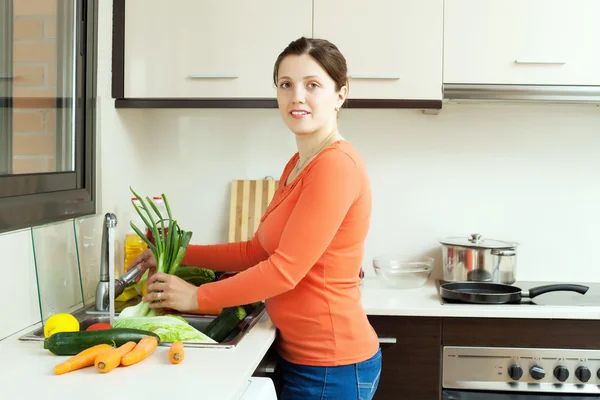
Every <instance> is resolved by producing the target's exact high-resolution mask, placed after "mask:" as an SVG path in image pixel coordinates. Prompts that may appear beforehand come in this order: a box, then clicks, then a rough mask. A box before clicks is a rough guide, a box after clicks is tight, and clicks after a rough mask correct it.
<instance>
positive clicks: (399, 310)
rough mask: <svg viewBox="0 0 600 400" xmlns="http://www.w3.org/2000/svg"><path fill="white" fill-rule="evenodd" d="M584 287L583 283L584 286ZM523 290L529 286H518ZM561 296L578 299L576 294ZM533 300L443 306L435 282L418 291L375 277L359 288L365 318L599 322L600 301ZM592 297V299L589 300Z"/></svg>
mask: <svg viewBox="0 0 600 400" xmlns="http://www.w3.org/2000/svg"><path fill="white" fill-rule="evenodd" d="M547 283H555V282H547ZM583 284H585V283H583ZM521 288H522V289H523V290H526V289H528V287H526V286H523V287H521ZM561 293H567V295H563V296H564V297H568V296H581V295H579V294H576V293H570V292H561ZM555 295H556V292H555V293H552V294H550V293H548V294H544V295H540V296H539V297H536V299H535V300H536V301H538V300H539V303H542V304H540V305H535V304H516V305H508V304H503V305H492V304H482V305H479V304H442V301H441V297H440V295H439V292H438V287H437V286H436V281H435V280H429V281H427V282H426V283H425V284H424V285H423V286H421V287H420V288H417V289H403V290H401V289H391V288H388V287H386V286H384V285H383V284H382V283H381V281H379V279H378V278H377V277H365V278H364V279H363V287H362V304H363V308H364V309H365V311H366V313H367V314H368V315H398V316H401V315H404V316H431V317H476V318H543V319H596V320H597V319H600V301H599V302H598V303H593V302H590V301H589V300H588V301H587V303H586V304H587V305H586V306H575V305H560V306H558V305H546V304H543V303H544V296H555ZM585 296H588V297H587V298H588V299H596V298H598V299H599V300H600V284H598V283H592V284H590V290H589V291H588V292H587V293H586V294H585ZM591 296H593V297H591Z"/></svg>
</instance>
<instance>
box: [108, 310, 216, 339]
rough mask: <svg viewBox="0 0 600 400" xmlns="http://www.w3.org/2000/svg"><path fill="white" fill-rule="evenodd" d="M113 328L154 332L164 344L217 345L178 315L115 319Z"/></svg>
mask: <svg viewBox="0 0 600 400" xmlns="http://www.w3.org/2000/svg"><path fill="white" fill-rule="evenodd" d="M112 326H113V328H133V329H142V330H145V331H150V332H154V333H156V334H157V335H158V337H160V340H161V341H162V342H184V343H217V342H216V341H214V340H213V339H211V338H209V337H208V336H206V335H205V334H204V333H202V332H200V331H199V330H197V329H196V328H194V327H193V326H191V325H190V324H188V323H187V321H186V320H185V319H183V318H182V317H180V316H178V315H164V316H154V317H121V316H119V318H117V319H115V320H114V322H113V324H112Z"/></svg>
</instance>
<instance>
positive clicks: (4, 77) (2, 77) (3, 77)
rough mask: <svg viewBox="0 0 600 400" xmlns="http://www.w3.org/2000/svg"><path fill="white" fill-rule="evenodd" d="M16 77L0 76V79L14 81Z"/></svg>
mask: <svg viewBox="0 0 600 400" xmlns="http://www.w3.org/2000/svg"><path fill="white" fill-rule="evenodd" d="M15 78H16V76H12V75H0V79H15Z"/></svg>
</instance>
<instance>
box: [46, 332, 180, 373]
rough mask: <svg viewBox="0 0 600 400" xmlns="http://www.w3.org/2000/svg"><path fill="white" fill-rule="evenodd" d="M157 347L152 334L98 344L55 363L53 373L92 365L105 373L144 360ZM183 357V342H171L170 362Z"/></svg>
mask: <svg viewBox="0 0 600 400" xmlns="http://www.w3.org/2000/svg"><path fill="white" fill-rule="evenodd" d="M157 347H158V341H157V340H156V338H155V337H153V336H146V337H144V338H143V339H142V340H140V341H139V342H138V343H135V342H127V343H125V344H123V345H121V346H119V347H113V346H111V345H109V344H98V345H96V346H93V347H90V348H89V349H86V350H83V351H82V352H80V353H79V354H76V355H74V356H73V357H71V358H69V359H68V360H65V361H63V362H62V363H60V364H58V365H56V366H55V367H54V374H56V375H62V374H66V373H67V372H71V371H76V370H78V369H82V368H86V367H91V366H92V365H93V366H94V367H95V368H96V370H97V371H98V372H101V373H107V372H110V371H112V370H113V369H115V368H117V367H118V366H119V365H123V366H129V365H133V364H136V363H138V362H140V361H142V360H144V359H145V358H146V357H148V356H149V355H150V354H152V353H153V352H154V350H156V348H157ZM183 358H184V352H183V343H182V342H174V343H172V344H171V347H170V348H169V360H170V361H171V363H173V364H179V363H181V362H182V361H183Z"/></svg>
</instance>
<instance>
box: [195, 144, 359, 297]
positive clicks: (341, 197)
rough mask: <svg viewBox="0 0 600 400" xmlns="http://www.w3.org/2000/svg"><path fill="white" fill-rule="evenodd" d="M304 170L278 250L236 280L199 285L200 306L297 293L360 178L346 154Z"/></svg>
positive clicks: (337, 225)
mask: <svg viewBox="0 0 600 400" xmlns="http://www.w3.org/2000/svg"><path fill="white" fill-rule="evenodd" d="M340 154H341V155H342V156H340ZM307 169H308V168H307ZM305 172H307V173H306V174H305V175H304V176H303V179H302V181H301V182H299V184H301V185H302V188H301V192H300V195H299V197H298V200H297V202H296V204H295V206H294V208H293V210H292V211H291V214H290V215H289V219H288V220H287V223H286V224H285V227H284V228H283V231H282V235H281V238H280V240H279V245H278V246H277V248H276V250H275V251H274V252H272V254H271V255H270V257H269V258H268V259H266V260H264V261H261V262H259V263H258V264H256V265H255V266H253V267H251V268H249V269H247V270H246V271H244V272H241V273H239V274H237V275H236V276H234V277H232V278H229V279H226V280H223V281H219V282H213V283H209V284H205V285H202V286H200V287H199V289H198V295H197V299H198V304H201V305H202V307H229V306H234V305H241V304H248V303H252V302H255V301H260V300H264V299H268V298H270V297H274V296H277V295H279V294H281V293H284V292H287V291H289V290H292V289H294V288H295V287H296V285H297V284H298V283H299V282H300V281H301V280H302V278H304V276H306V274H307V273H308V272H309V270H310V269H311V268H312V267H313V266H314V265H315V263H316V262H317V261H318V260H319V259H320V258H321V257H322V255H323V253H324V252H325V251H326V250H327V248H328V247H329V245H330V243H331V241H332V239H333V238H334V237H335V235H336V234H337V233H338V230H339V228H340V226H341V224H342V222H343V221H344V218H345V216H346V214H347V212H348V210H349V209H350V207H351V205H352V204H353V202H354V201H355V200H356V198H357V196H358V193H359V187H360V186H359V185H360V179H357V166H356V164H355V162H354V160H353V159H352V158H351V157H350V156H349V155H347V154H346V153H343V152H334V151H330V152H324V153H323V154H321V156H320V157H319V158H317V159H315V160H314V165H313V166H310V170H308V171H305Z"/></svg>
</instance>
